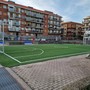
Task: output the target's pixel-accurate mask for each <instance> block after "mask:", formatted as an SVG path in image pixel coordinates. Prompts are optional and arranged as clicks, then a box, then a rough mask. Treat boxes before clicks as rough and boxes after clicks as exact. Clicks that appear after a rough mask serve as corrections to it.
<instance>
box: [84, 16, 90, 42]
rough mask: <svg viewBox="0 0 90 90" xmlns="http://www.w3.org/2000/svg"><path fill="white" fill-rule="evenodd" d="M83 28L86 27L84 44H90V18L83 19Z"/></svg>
mask: <svg viewBox="0 0 90 90" xmlns="http://www.w3.org/2000/svg"><path fill="white" fill-rule="evenodd" d="M83 26H84V32H85V33H84V37H83V43H84V44H90V16H87V17H85V18H84V19H83Z"/></svg>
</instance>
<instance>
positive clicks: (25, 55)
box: [14, 48, 44, 58]
mask: <svg viewBox="0 0 90 90" xmlns="http://www.w3.org/2000/svg"><path fill="white" fill-rule="evenodd" d="M35 49H36V48H35ZM39 50H41V51H42V52H41V53H39V54H34V55H25V56H17V57H14V58H21V57H29V56H37V55H42V54H43V53H44V50H43V49H39Z"/></svg>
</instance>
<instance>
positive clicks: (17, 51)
mask: <svg viewBox="0 0 90 90" xmlns="http://www.w3.org/2000/svg"><path fill="white" fill-rule="evenodd" d="M0 48H1V49H2V46H0ZM89 51H90V46H89V45H79V44H36V45H13V46H4V53H0V58H1V60H0V62H1V64H3V65H5V66H7V65H8V66H15V65H20V64H26V63H34V62H41V61H46V60H52V59H55V58H62V57H67V56H74V55H79V54H85V53H89Z"/></svg>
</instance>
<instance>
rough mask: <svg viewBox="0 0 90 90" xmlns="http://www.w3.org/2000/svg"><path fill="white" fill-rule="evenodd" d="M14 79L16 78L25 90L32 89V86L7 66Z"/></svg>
mask: <svg viewBox="0 0 90 90" xmlns="http://www.w3.org/2000/svg"><path fill="white" fill-rule="evenodd" d="M5 69H6V70H7V71H8V72H9V73H10V74H11V75H12V77H13V78H14V79H16V81H17V82H18V83H19V84H20V85H21V86H22V88H24V90H32V89H30V87H29V86H28V85H27V84H26V83H25V82H24V81H23V80H22V79H21V78H20V77H19V76H18V75H16V74H15V72H13V71H12V70H11V69H10V68H5Z"/></svg>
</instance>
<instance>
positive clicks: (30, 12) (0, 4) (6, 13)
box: [0, 0, 62, 40]
mask: <svg viewBox="0 0 90 90" xmlns="http://www.w3.org/2000/svg"><path fill="white" fill-rule="evenodd" d="M61 19H62V17H61V16H59V15H57V14H54V13H53V12H49V11H42V10H38V9H35V8H33V7H29V6H23V5H20V4H16V3H15V2H13V1H5V0H0V23H3V22H4V31H5V34H6V35H7V36H8V37H10V38H9V39H11V37H12V40H14V39H15V38H19V37H24V38H25V37H26V38H27V37H33V36H34V37H35V38H42V37H43V36H47V37H51V36H52V37H61V22H62V20H61ZM1 30H2V26H1Z"/></svg>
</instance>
